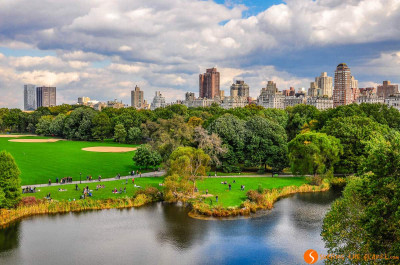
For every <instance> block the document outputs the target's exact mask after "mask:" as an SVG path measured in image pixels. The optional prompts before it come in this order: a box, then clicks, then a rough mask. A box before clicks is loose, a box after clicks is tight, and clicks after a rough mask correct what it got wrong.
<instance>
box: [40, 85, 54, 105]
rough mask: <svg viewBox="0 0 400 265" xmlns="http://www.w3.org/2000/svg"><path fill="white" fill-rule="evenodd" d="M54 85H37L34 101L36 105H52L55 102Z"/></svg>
mask: <svg viewBox="0 0 400 265" xmlns="http://www.w3.org/2000/svg"><path fill="white" fill-rule="evenodd" d="M56 98H57V95H56V87H45V86H42V87H37V88H36V103H37V107H38V108H39V107H53V106H56V105H57V102H56Z"/></svg>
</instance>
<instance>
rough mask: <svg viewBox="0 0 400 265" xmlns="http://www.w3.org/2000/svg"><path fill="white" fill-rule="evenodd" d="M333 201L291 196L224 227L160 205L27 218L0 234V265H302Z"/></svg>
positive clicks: (329, 195) (320, 247)
mask: <svg viewBox="0 0 400 265" xmlns="http://www.w3.org/2000/svg"><path fill="white" fill-rule="evenodd" d="M339 196H340V192H335V191H328V192H317V193H304V194H296V195H294V196H291V197H288V198H284V199H281V200H280V201H278V202H277V203H276V204H275V207H274V209H273V210H271V211H267V212H266V213H263V214H258V216H257V217H254V218H247V219H234V220H224V221H220V220H212V221H208V220H198V219H193V218H190V217H188V215H187V213H188V210H187V209H184V208H182V207H179V206H176V205H169V204H165V203H156V204H153V205H150V206H145V207H142V208H138V209H123V210H115V209H113V210H103V211H90V212H82V213H69V214H62V215H60V214H59V215H52V216H35V217H31V218H28V219H24V220H22V221H21V222H18V223H15V224H14V225H12V226H11V227H9V228H7V229H3V230H0V264H2V265H3V264H10V265H14V264H15V265H20V264H21V265H24V264H27V265H35V264H38V265H63V264H66V265H67V264H68V265H70V264H110V265H119V264H305V262H304V260H303V254H304V251H306V250H307V249H310V248H312V249H315V250H317V251H318V252H322V253H326V251H325V249H324V244H323V241H322V239H321V237H320V232H321V226H322V220H323V217H324V215H325V213H326V212H327V210H328V209H329V207H330V205H331V203H332V202H333V200H334V199H336V198H338V197H339ZM317 264H322V262H321V261H318V263H317Z"/></svg>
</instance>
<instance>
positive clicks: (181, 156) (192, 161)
mask: <svg viewBox="0 0 400 265" xmlns="http://www.w3.org/2000/svg"><path fill="white" fill-rule="evenodd" d="M209 162H210V156H209V155H207V154H205V153H204V151H203V150H201V149H196V148H193V147H178V148H177V149H176V150H174V152H172V154H171V156H170V158H169V161H168V174H169V175H173V174H177V175H179V176H180V177H183V178H185V179H187V180H189V181H191V182H193V187H195V186H196V180H198V179H201V178H202V177H203V176H205V175H206V172H207V170H208V164H209Z"/></svg>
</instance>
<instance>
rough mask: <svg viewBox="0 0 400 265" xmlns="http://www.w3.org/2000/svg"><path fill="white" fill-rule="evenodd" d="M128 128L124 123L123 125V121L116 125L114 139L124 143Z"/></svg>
mask: <svg viewBox="0 0 400 265" xmlns="http://www.w3.org/2000/svg"><path fill="white" fill-rule="evenodd" d="M126 135H127V133H126V130H125V127H124V125H122V124H121V123H119V124H117V125H115V128H114V140H115V141H117V142H119V143H123V142H125V139H126Z"/></svg>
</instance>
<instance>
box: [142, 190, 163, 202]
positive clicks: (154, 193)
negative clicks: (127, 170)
mask: <svg viewBox="0 0 400 265" xmlns="http://www.w3.org/2000/svg"><path fill="white" fill-rule="evenodd" d="M140 194H144V195H146V196H147V197H148V198H151V200H152V201H156V200H158V199H159V198H160V192H159V190H158V189H157V188H155V187H147V188H145V189H141V190H138V191H136V197H137V196H138V195H140Z"/></svg>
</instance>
